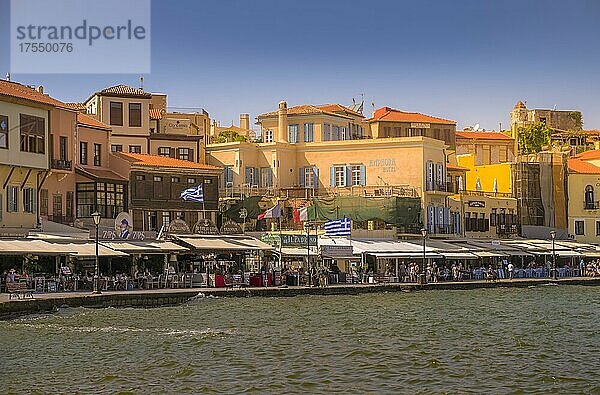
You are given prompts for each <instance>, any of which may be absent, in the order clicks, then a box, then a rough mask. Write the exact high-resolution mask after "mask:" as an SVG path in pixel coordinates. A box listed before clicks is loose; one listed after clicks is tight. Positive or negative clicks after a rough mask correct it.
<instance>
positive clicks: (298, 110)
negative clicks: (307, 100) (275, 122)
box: [258, 104, 362, 118]
mask: <svg viewBox="0 0 600 395" xmlns="http://www.w3.org/2000/svg"><path fill="white" fill-rule="evenodd" d="M340 107H341V106H340ZM287 114H288V115H306V114H327V115H333V116H337V117H345V118H347V117H346V116H345V115H342V114H336V113H334V112H332V111H328V110H326V109H323V108H321V107H320V106H314V105H312V104H302V105H299V106H294V107H290V108H288V109H287ZM277 115H278V111H271V112H267V113H264V114H260V115H259V116H258V117H259V118H267V117H274V116H277ZM361 116H362V115H361Z"/></svg>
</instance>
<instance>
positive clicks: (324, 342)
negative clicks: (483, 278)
mask: <svg viewBox="0 0 600 395" xmlns="http://www.w3.org/2000/svg"><path fill="white" fill-rule="evenodd" d="M599 314H600V298H598V289H596V288H592V287H567V286H558V287H537V288H530V289H490V290H473V291H427V292H415V293H411V294H406V293H390V294H378V295H373V294H369V295H360V296H327V297H317V296H306V297H296V298H249V299H214V298H210V299H197V300H194V301H192V302H190V303H188V304H186V305H182V306H177V307H165V308H158V309H146V310H144V309H102V310H94V309H64V310H61V311H59V312H58V313H57V314H53V315H45V316H31V317H26V318H21V319H18V320H13V321H6V322H0V352H1V353H2V358H1V359H0V371H2V376H3V377H4V379H3V386H2V388H3V389H2V391H0V392H18V393H22V392H32V391H38V392H64V393H67V392H69V393H71V392H76V391H79V392H84V393H89V392H94V393H98V392H103V393H114V392H131V393H173V392H178V393H198V392H229V393H231V392H234V393H237V392H254V393H280V392H284V391H285V392H294V393H300V392H303V393H322V392H339V393H365V392H367V393H369V392H370V393H374V392H384V393H415V392H423V393H431V392H435V393H440V392H447V393H465V392H477V393H513V392H524V393H531V392H538V393H548V392H557V393H592V392H599V391H600V378H598V376H597V375H598V372H597V369H598V366H600V357H599V356H598V352H597V350H598V349H600V335H599V334H598V331H600V319H599V318H598V315H599ZM9 350H10V352H9Z"/></svg>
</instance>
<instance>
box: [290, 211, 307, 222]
mask: <svg viewBox="0 0 600 395" xmlns="http://www.w3.org/2000/svg"><path fill="white" fill-rule="evenodd" d="M292 217H293V218H294V223H299V222H302V221H308V207H302V208H297V209H295V210H294V211H293V212H292Z"/></svg>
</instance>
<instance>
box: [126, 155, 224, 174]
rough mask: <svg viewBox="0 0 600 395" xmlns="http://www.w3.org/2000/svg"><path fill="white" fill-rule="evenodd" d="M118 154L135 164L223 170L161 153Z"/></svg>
mask: <svg viewBox="0 0 600 395" xmlns="http://www.w3.org/2000/svg"><path fill="white" fill-rule="evenodd" d="M115 155H118V156H120V157H122V158H124V159H126V160H128V161H129V162H131V163H132V164H134V165H139V166H152V167H171V168H178V169H197V170H221V168H220V167H216V166H211V165H205V164H202V163H196V162H190V161H187V160H181V159H175V158H169V157H166V156H160V155H148V154H133V153H130V152H117V153H115Z"/></svg>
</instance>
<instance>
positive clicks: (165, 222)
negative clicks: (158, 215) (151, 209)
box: [162, 211, 171, 229]
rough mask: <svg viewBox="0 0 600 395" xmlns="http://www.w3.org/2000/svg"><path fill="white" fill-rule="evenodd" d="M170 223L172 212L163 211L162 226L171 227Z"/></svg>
mask: <svg viewBox="0 0 600 395" xmlns="http://www.w3.org/2000/svg"><path fill="white" fill-rule="evenodd" d="M169 223H171V213H170V212H169V211H163V212H162V226H164V227H165V229H166V228H168V227H169Z"/></svg>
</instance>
